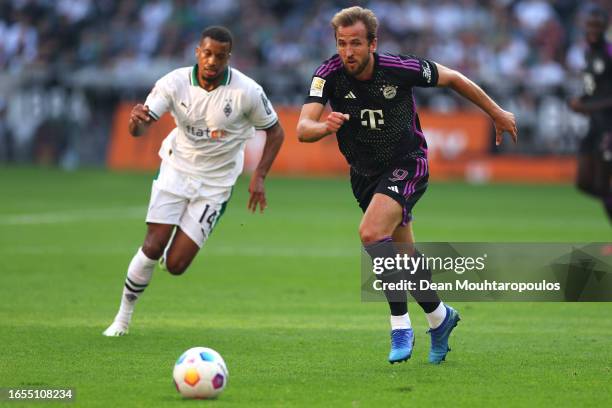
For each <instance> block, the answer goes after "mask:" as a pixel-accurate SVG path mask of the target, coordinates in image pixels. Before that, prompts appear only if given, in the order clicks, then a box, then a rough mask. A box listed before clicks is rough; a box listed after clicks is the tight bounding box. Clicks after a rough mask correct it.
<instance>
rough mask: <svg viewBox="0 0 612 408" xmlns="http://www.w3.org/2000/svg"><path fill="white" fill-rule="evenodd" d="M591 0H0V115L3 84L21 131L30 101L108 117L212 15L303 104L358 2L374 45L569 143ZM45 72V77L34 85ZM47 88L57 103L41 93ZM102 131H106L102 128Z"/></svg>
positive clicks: (24, 136) (143, 88)
mask: <svg viewBox="0 0 612 408" xmlns="http://www.w3.org/2000/svg"><path fill="white" fill-rule="evenodd" d="M593 3H596V4H599V5H600V6H603V7H604V8H607V9H608V11H609V12H612V2H611V1H609V0H607V1H606V0H593V1H590V2H589V1H580V0H438V1H426V0H372V1H344V0H335V1H327V0H325V1H324V0H222V1H211V0H151V1H144V0H1V1H0V39H1V41H0V91H2V92H1V94H0V116H1V115H5V114H7V112H5V106H6V101H5V102H3V101H2V100H1V99H2V96H1V95H2V94H4V95H9V96H10V97H9V98H10V103H9V105H10V106H9V107H10V108H11V109H9V111H10V112H8V114H7V117H8V119H7V120H8V121H9V122H10V123H9V125H12V128H13V131H14V133H15V134H16V135H17V136H16V137H17V139H19V140H23V141H27V140H28V138H31V137H32V136H31V135H32V134H33V132H34V131H35V128H36V126H37V124H36V122H37V121H34V120H31V118H32V117H33V113H32V112H33V109H32V108H31V106H32V104H37V105H36V106H39V107H40V109H35V110H34V111H35V112H39V114H38V116H39V118H40V120H38V122H40V121H42V120H45V118H48V117H52V118H55V117H59V116H67V117H69V118H71V119H74V120H76V121H78V122H79V123H80V126H81V127H87V128H91V126H90V125H91V124H90V123H88V122H87V121H88V120H89V121H92V120H95V121H97V124H96V126H95V128H96V129H97V128H101V129H102V127H103V126H102V125H99V124H103V123H105V122H107V121H108V116H109V115H110V114H111V112H112V108H113V106H114V105H113V104H114V103H116V102H117V100H118V99H121V98H123V99H125V98H129V99H132V100H134V99H138V100H139V99H140V98H143V97H144V95H146V92H147V90H148V89H150V87H151V85H152V84H153V83H154V82H155V80H156V79H158V78H159V77H160V76H161V75H163V74H164V73H166V72H168V71H170V70H172V69H174V68H176V67H178V66H185V65H191V64H193V63H194V48H195V46H196V44H197V42H198V39H199V36H200V32H201V31H202V29H203V28H204V27H206V26H208V25H225V26H228V27H229V28H230V29H231V30H232V31H233V33H234V36H235V44H234V50H233V53H232V62H231V64H232V65H233V66H235V67H237V68H239V69H241V70H242V71H244V72H245V73H247V74H249V75H250V76H252V77H254V78H255V79H256V80H258V81H259V82H260V83H261V84H262V85H263V86H264V88H265V89H266V91H267V92H268V94H269V96H270V98H271V99H272V100H273V101H274V102H275V103H289V104H300V103H301V102H302V100H303V96H304V92H305V89H307V86H308V83H309V79H310V76H311V75H312V72H313V70H314V69H315V68H316V67H317V66H318V65H319V64H320V63H321V61H323V60H324V59H327V58H329V57H330V56H331V55H332V54H333V53H334V52H335V47H334V41H333V32H332V30H331V27H330V25H329V21H330V20H331V18H332V16H333V15H334V13H336V12H337V11H338V10H339V9H341V8H343V7H348V6H351V5H356V4H358V5H362V6H364V7H369V8H371V9H373V10H374V12H375V13H376V14H377V16H378V18H379V20H380V29H379V50H380V51H389V52H400V53H409V54H415V55H419V56H422V57H426V58H430V59H432V60H435V61H437V62H439V63H442V64H445V65H447V66H449V67H452V68H455V69H458V70H460V71H462V72H463V73H465V74H466V75H468V76H469V77H471V78H472V79H474V80H475V81H476V82H478V83H479V84H481V85H482V86H483V87H484V88H485V89H486V90H487V91H489V92H490V93H491V94H492V95H493V96H494V97H495V98H497V99H498V100H499V101H500V102H501V103H502V106H504V107H506V108H508V109H510V110H512V111H514V112H515V113H516V114H517V117H518V118H519V126H520V127H519V132H520V133H522V134H523V135H526V136H527V137H526V138H523V139H522V140H523V142H529V139H530V138H531V139H532V141H533V143H531V144H530V143H522V144H521V146H519V147H518V149H524V151H523V152H528V153H534V152H535V153H538V152H539V153H547V152H553V153H554V152H556V153H564V152H571V151H573V149H574V148H575V145H576V143H575V139H576V136H575V135H576V134H579V133H580V129H578V128H579V127H582V128H584V121H582V122H581V121H580V118H579V117H578V116H576V115H574V114H572V113H571V112H569V111H568V110H567V107H566V100H567V97H568V96H570V95H572V94H574V95H576V94H578V93H580V91H581V90H580V88H581V83H580V79H579V75H578V73H579V71H580V70H581V68H582V67H583V64H584V58H583V57H584V50H585V42H584V38H583V32H582V27H583V24H582V19H583V18H584V11H585V9H586V7H587V6H588V5H589V4H593ZM33 73H38V74H39V75H38V76H36V75H35V74H33ZM41 73H42V75H41ZM40 77H45V78H46V80H47V81H51V82H47V83H45V84H43V85H40V86H39V87H38V88H34V86H33V85H32V84H33V83H34V82H33V81H32V78H39V79H40ZM49 77H51V79H49ZM7 78H8V79H7ZM15 78H21V79H20V80H17V79H15ZM58 84H59V88H58V87H57V86H56V85H58ZM28 86H29V88H28ZM92 89H95V90H97V91H96V92H97V94H95V95H93V96H92V91H91V90H92ZM111 91H112V92H113V94H112V95H109V94H110V93H111ZM101 92H106V93H105V94H101ZM417 98H418V99H419V103H420V104H421V105H426V106H429V107H430V108H432V109H436V110H442V111H444V110H453V109H456V108H457V107H459V105H460V104H462V103H464V102H462V101H460V99H459V98H456V97H454V96H452V95H451V94H450V93H449V92H440V91H436V92H435V93H428V92H427V91H424V92H421V91H419V93H418V94H417ZM45 99H51V100H54V101H57V103H53V104H51V105H50V106H51V107H47V105H48V104H44V103H40V101H42V100H45ZM66 101H69V102H66ZM84 101H89V103H84ZM94 106H95V108H94ZM45 109H46V111H45ZM101 110H105V112H101ZM75 112H78V113H75ZM105 115H106V116H105ZM83 117H85V118H87V117H89V119H83ZM24 118H30V120H29V121H27V122H28V123H29V124H30V127H28V126H24ZM0 119H1V117H0ZM0 122H2V120H0ZM583 130H584V129H582V131H583ZM99 133H100V136H99V139H100V142H99V144H100V145H101V144H102V143H103V140H104V138H105V137H106V135H107V132H106V133H104V130H100V131H99ZM23 143H25V142H23ZM504 148H506V147H504ZM538 149H539V150H538ZM98 150H99V149H98ZM96 151H97V150H96Z"/></svg>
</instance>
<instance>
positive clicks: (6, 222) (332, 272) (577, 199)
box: [0, 168, 612, 407]
mask: <svg viewBox="0 0 612 408" xmlns="http://www.w3.org/2000/svg"><path fill="white" fill-rule="evenodd" d="M0 174H1V176H0V191H2V200H0V255H1V256H2V272H1V273H0V291H1V293H0V298H1V299H2V301H1V302H0V344H2V357H1V359H0V386H4V387H28V386H30V387H45V386H55V387H74V388H76V401H75V402H74V403H73V404H70V406H100V407H118V406H121V407H130V406H142V407H152V406H183V407H184V406H194V405H196V404H197V405H203V404H208V405H211V406H240V407H244V406H262V407H270V406H352V407H356V406H373V405H374V404H377V405H378V406H393V405H392V404H399V406H408V405H412V406H433V405H435V404H438V403H441V404H444V405H447V406H448V405H452V406H475V405H489V406H500V405H503V406H553V405H554V406H609V405H610V404H611V403H612V387H610V384H611V383H612V373H611V367H612V348H611V347H610V338H612V319H611V318H610V315H611V312H612V304H602V303H599V304H562V303H537V304H535V303H503V304H499V303H461V304H454V306H455V307H456V308H457V309H458V310H459V312H460V313H461V316H462V321H461V322H460V324H459V326H458V328H457V329H456V331H455V332H454V334H453V337H452V338H451V346H452V348H453V351H452V352H451V353H450V354H449V356H448V361H447V362H445V363H443V364H442V365H441V366H431V365H429V364H427V362H426V360H427V352H428V348H429V337H428V335H426V334H425V330H426V322H425V318H424V316H423V314H422V312H421V310H420V308H419V307H418V306H417V305H415V304H411V305H410V310H411V317H412V321H413V326H414V327H415V332H416V349H415V352H414V354H413V356H412V359H411V360H410V361H409V362H407V363H403V364H399V365H393V366H391V365H389V364H388V363H387V362H386V356H387V352H388V346H389V340H388V330H389V327H388V318H387V306H386V305H385V304H382V303H376V304H374V303H369V304H364V303H361V302H360V300H359V299H360V295H359V241H358V237H357V234H356V231H357V226H358V222H359V218H360V212H359V210H358V208H357V206H356V204H355V202H354V201H353V199H352V196H351V193H350V187H349V185H348V182H347V181H345V180H300V179H297V180H293V179H291V180H289V179H274V178H272V179H270V180H268V183H267V188H268V201H269V204H270V207H269V208H268V210H267V211H266V214H264V215H263V216H261V215H252V214H250V213H248V212H247V211H246V200H247V193H246V189H247V183H246V181H245V180H244V179H242V180H241V181H240V182H239V184H238V185H237V187H236V189H235V191H234V196H233V198H232V201H231V202H230V205H229V207H228V211H227V212H226V215H225V216H224V217H223V219H222V220H221V222H220V224H219V225H218V228H217V229H216V230H215V231H214V234H213V236H212V238H211V240H210V241H209V243H208V245H207V247H206V248H205V249H204V250H203V252H202V253H201V254H200V255H199V257H198V258H197V259H196V261H195V262H194V264H193V265H192V266H191V268H190V269H189V270H188V272H187V273H186V274H185V275H184V276H182V277H178V278H177V277H172V276H170V275H169V274H167V273H164V272H162V271H160V270H159V269H157V270H156V272H155V273H154V277H153V280H152V282H151V285H150V287H149V288H148V289H147V291H146V292H145V294H144V296H143V297H142V298H141V301H140V303H139V304H138V306H137V308H136V312H135V315H134V320H133V325H132V329H131V333H130V335H129V336H127V337H124V338H111V339H109V338H104V337H103V336H102V335H101V332H102V330H103V329H105V328H106V326H107V325H108V324H110V322H111V320H112V317H113V316H114V314H115V312H116V309H117V306H118V302H119V298H120V291H121V288H122V285H123V280H124V277H125V270H126V267H127V264H128V262H129V260H130V259H131V257H132V255H133V253H134V251H135V250H136V248H137V247H138V245H139V244H140V243H141V241H142V238H143V236H144V224H143V218H144V215H145V212H146V203H147V202H148V195H149V189H150V181H151V178H152V175H143V174H117V173H106V172H102V171H79V172H74V173H63V172H60V171H56V170H45V169H41V170H38V169H23V168H2V169H0ZM415 214H416V220H415V231H416V236H417V239H418V240H421V241H445V240H447V241H448V240H450V241H543V242H554V241H609V239H610V229H609V226H608V224H607V221H606V220H605V218H604V214H603V211H602V210H601V208H600V207H599V206H598V204H597V203H595V202H594V201H591V200H588V199H586V198H584V197H583V196H580V195H579V194H578V193H576V192H575V191H574V189H573V188H572V187H571V186H520V185H494V186H471V185H466V184H442V183H434V184H432V185H431V186H430V190H429V191H428V193H427V194H426V195H425V196H424V198H423V199H422V200H421V201H420V202H419V204H418V206H417V208H416V211H415ZM200 345H201V346H208V347H212V348H214V349H216V350H218V351H219V352H220V353H221V354H222V355H223V356H224V357H225V360H226V362H227V364H228V367H229V370H230V379H229V386H228V388H227V389H226V390H225V392H224V393H223V394H222V395H221V396H220V398H219V399H217V400H215V401H207V402H201V401H200V402H197V401H186V400H183V399H182V398H181V397H180V396H179V395H178V393H177V392H176V391H175V389H174V386H173V384H172V375H171V374H172V367H173V364H174V361H175V359H176V358H177V357H178V356H179V355H180V354H181V352H182V351H184V350H186V349H187V348H189V347H192V346H200ZM6 405H7V406H20V405H21V404H19V403H6Z"/></svg>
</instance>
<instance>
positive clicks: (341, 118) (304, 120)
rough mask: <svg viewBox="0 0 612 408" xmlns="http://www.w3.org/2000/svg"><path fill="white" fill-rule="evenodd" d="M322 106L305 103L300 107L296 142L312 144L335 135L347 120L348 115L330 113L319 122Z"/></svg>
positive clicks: (316, 103)
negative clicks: (323, 120)
mask: <svg viewBox="0 0 612 408" xmlns="http://www.w3.org/2000/svg"><path fill="white" fill-rule="evenodd" d="M324 108H325V106H324V105H321V104H320V103H318V102H311V103H306V104H304V106H302V112H301V113H300V119H299V120H298V125H297V135H298V140H299V141H300V142H304V143H313V142H316V141H318V140H321V139H323V138H324V137H325V136H329V135H331V134H332V133H336V132H337V131H338V129H340V127H341V126H342V124H343V123H344V122H345V121H346V120H348V115H347V114H344V113H340V112H331V113H330V114H329V115H327V118H325V122H320V121H319V120H320V119H321V114H322V113H323V109H324Z"/></svg>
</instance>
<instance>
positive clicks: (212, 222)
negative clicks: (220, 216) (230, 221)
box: [200, 204, 217, 230]
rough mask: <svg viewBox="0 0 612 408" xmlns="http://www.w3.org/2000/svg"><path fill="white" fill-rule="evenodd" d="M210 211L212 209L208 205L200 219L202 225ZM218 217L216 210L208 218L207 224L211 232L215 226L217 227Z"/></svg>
mask: <svg viewBox="0 0 612 408" xmlns="http://www.w3.org/2000/svg"><path fill="white" fill-rule="evenodd" d="M209 209H210V205H208V204H206V207H205V208H204V212H203V213H202V216H201V217H200V224H201V223H202V221H204V217H206V213H207V212H208V210H209ZM216 217H217V211H216V210H215V211H213V212H212V213H210V215H209V216H208V218H206V223H207V224H208V226H209V230H212V228H213V225H215V218H216Z"/></svg>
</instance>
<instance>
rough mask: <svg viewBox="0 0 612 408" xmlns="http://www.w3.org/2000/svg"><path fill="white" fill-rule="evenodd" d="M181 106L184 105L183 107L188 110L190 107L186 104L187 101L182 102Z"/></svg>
mask: <svg viewBox="0 0 612 408" xmlns="http://www.w3.org/2000/svg"><path fill="white" fill-rule="evenodd" d="M181 106H182V107H183V108H185V110H188V109H189V106H187V105H185V102H181Z"/></svg>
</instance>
